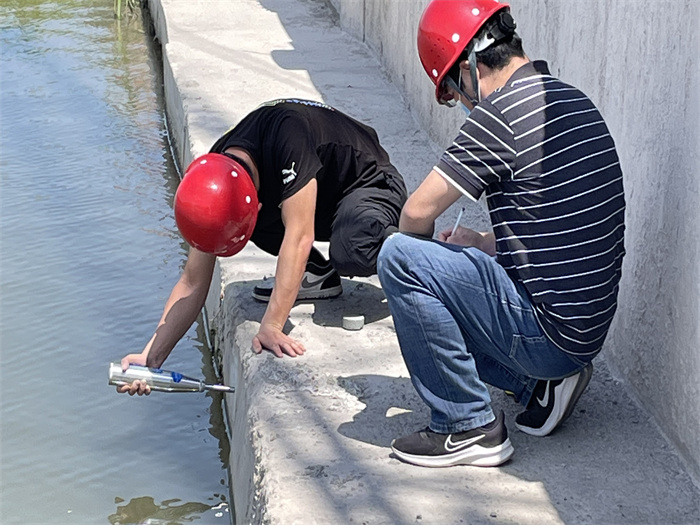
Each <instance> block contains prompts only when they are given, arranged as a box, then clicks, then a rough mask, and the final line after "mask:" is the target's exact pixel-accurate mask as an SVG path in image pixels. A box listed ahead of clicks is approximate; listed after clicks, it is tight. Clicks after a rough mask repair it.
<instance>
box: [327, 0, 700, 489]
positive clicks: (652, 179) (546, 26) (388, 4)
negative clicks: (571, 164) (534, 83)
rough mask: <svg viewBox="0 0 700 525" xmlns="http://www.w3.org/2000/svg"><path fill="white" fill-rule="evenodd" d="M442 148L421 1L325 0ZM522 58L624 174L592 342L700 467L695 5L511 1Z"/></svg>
mask: <svg viewBox="0 0 700 525" xmlns="http://www.w3.org/2000/svg"><path fill="white" fill-rule="evenodd" d="M331 1H332V3H333V5H334V6H335V7H336V9H337V10H338V13H339V15H340V23H341V26H342V27H343V28H344V29H346V30H347V31H348V32H350V33H351V34H354V35H355V36H356V37H357V38H359V39H361V40H362V41H363V42H365V43H366V44H367V46H368V47H369V48H370V49H371V50H372V51H373V52H374V53H375V54H376V56H377V57H378V59H379V60H380V62H381V63H382V65H383V66H384V68H385V70H386V71H387V73H388V74H389V76H390V77H391V79H392V81H393V82H394V83H395V85H396V86H398V88H399V89H400V91H401V93H402V94H403V96H404V97H405V99H406V102H407V105H408V106H409V107H410V108H411V110H412V112H413V113H414V114H415V115H416V118H417V119H418V121H419V122H420V123H421V125H422V126H423V127H424V129H426V130H427V131H428V134H429V135H430V136H431V138H433V139H434V140H436V141H437V142H439V143H441V144H446V143H447V141H449V140H450V138H451V137H452V134H453V133H454V130H455V129H456V126H457V122H456V121H455V119H454V118H451V117H452V116H453V115H451V114H450V112H449V110H445V109H443V108H440V107H438V106H437V105H435V104H433V103H432V100H431V92H432V85H431V84H430V83H429V82H426V81H425V73H424V72H423V70H422V67H421V65H420V61H419V60H418V56H417V52H416V50H415V35H416V28H417V25H418V21H419V19H420V15H421V13H422V12H423V9H424V8H425V6H426V5H427V4H428V1H427V0H419V1H414V2H403V1H401V0H394V1H387V0H331ZM510 4H511V5H512V13H513V16H514V18H515V20H516V22H517V23H518V32H519V33H520V35H521V36H522V37H523V42H524V46H525V51H526V53H527V54H528V55H529V56H530V58H532V59H545V60H547V61H548V62H549V65H550V69H551V71H552V73H553V74H554V75H556V76H559V77H560V78H562V79H563V80H565V81H566V82H569V83H571V84H573V85H575V86H577V87H579V88H580V89H582V90H583V91H584V92H585V93H586V94H587V95H588V96H589V97H591V99H592V100H593V101H594V102H595V104H596V105H597V106H598V107H599V108H600V110H601V112H602V114H603V116H604V117H605V119H606V122H607V124H608V126H609V128H610V131H611V133H612V136H613V137H614V139H615V142H616V145H617V148H618V153H619V155H620V161H621V164H622V169H623V171H624V174H625V179H624V183H625V190H626V191H625V193H626V198H627V205H628V207H627V217H626V221H627V231H626V248H627V252H628V253H627V257H626V259H625V262H624V269H623V278H622V283H621V286H620V303H619V310H618V312H617V315H616V320H615V323H614V325H613V327H612V329H611V332H610V335H609V336H608V341H607V345H606V349H605V355H606V358H607V359H608V363H609V364H610V366H611V367H612V368H613V369H614V372H615V376H616V377H618V378H620V379H621V380H623V381H625V383H626V384H627V385H628V386H629V388H630V390H631V392H633V393H634V395H635V396H636V397H637V398H638V399H639V401H640V402H641V404H643V405H644V407H645V408H646V409H647V410H649V411H650V412H651V413H652V414H653V415H654V418H655V420H656V422H657V423H658V424H659V426H660V427H661V428H662V429H663V431H664V433H665V434H666V436H667V437H668V438H669V439H670V440H671V441H672V442H673V443H674V445H675V446H676V447H678V448H679V450H681V452H682V453H683V456H684V457H685V458H686V460H687V461H688V463H689V465H690V468H691V469H692V470H693V472H694V473H695V475H696V476H700V432H699V430H700V351H699V349H700V265H698V258H699V257H700V235H698V231H699V229H700V58H699V57H700V38H699V37H698V34H699V33H700V31H699V30H698V19H699V18H700V2H698V1H697V0H681V1H671V0H662V1H658V0H621V1H615V2H609V1H607V0H579V1H576V2H574V1H571V0H512V1H511V2H510Z"/></svg>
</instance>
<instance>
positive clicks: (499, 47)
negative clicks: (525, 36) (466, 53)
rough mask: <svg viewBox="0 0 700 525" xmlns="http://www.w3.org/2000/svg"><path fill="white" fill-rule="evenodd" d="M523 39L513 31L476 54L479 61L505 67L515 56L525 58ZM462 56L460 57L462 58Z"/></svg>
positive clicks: (488, 64) (499, 67)
mask: <svg viewBox="0 0 700 525" xmlns="http://www.w3.org/2000/svg"><path fill="white" fill-rule="evenodd" d="M524 56H525V52H524V51H523V41H522V39H521V38H520V36H518V33H513V34H511V35H509V36H507V37H506V38H505V39H503V40H501V41H500V42H498V43H497V44H494V45H492V46H490V47H487V48H486V49H484V50H483V51H479V52H478V53H477V54H476V61H477V63H481V64H484V65H485V66H486V67H488V68H491V69H503V68H504V67H506V66H507V65H508V63H509V62H510V59H511V58H513V57H518V58H523V57H524ZM461 59H462V57H460V60H461Z"/></svg>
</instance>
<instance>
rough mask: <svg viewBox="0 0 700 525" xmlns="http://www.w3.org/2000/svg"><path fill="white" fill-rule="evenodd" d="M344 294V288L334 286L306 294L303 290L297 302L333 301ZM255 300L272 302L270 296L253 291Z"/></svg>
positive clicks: (298, 295)
mask: <svg viewBox="0 0 700 525" xmlns="http://www.w3.org/2000/svg"><path fill="white" fill-rule="evenodd" d="M342 293H343V287H342V286H334V287H332V288H328V289H326V290H316V291H310V292H304V291H303V290H300V291H299V293H298V294H297V298H296V300H297V301H309V300H314V299H333V298H334V297H338V296H339V295H340V294H342ZM253 299H256V300H258V301H260V302H263V303H269V302H270V296H269V295H260V294H257V293H255V290H253Z"/></svg>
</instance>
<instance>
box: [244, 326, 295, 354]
mask: <svg viewBox="0 0 700 525" xmlns="http://www.w3.org/2000/svg"><path fill="white" fill-rule="evenodd" d="M263 350H269V351H270V352H272V353H273V354H275V355H276V356H277V357H282V356H283V355H284V354H287V355H288V356H290V357H297V356H299V355H303V354H304V352H306V348H304V345H303V344H301V343H300V342H299V341H297V340H295V339H292V338H291V337H289V336H288V335H286V334H285V333H284V332H282V330H281V329H280V328H278V327H276V326H273V325H270V324H265V323H263V324H261V325H260V330H259V331H258V334H257V335H256V336H255V337H253V351H254V352H255V353H256V354H259V353H260V352H262V351H263Z"/></svg>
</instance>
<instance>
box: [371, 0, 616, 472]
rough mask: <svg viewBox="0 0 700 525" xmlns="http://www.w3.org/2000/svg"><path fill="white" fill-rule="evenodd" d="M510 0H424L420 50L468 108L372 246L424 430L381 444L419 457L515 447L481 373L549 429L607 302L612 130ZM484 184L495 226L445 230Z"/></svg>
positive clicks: (576, 382)
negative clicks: (538, 43)
mask: <svg viewBox="0 0 700 525" xmlns="http://www.w3.org/2000/svg"><path fill="white" fill-rule="evenodd" d="M515 29H516V26H515V22H514V20H513V18H512V17H511V15H510V8H509V6H508V4H504V3H499V2H497V1H495V0H433V1H431V2H430V3H429V4H428V6H427V7H426V9H425V11H424V13H423V15H422V18H421V20H420V24H419V29H418V53H419V55H420V59H421V62H422V64H423V68H424V69H425V72H426V73H427V74H428V76H429V77H430V79H431V80H432V82H433V83H434V84H435V87H436V91H435V95H436V98H437V101H438V102H439V103H443V104H444V103H447V104H449V105H455V104H459V105H460V106H461V107H462V108H463V109H464V110H465V112H466V113H467V118H466V120H465V122H464V124H463V125H462V127H461V129H460V130H459V132H458V133H457V135H456V138H455V139H454V141H453V143H452V144H451V145H450V146H449V147H448V148H447V150H446V151H445V152H444V153H443V155H442V157H441V158H440V159H439V161H438V163H437V165H436V166H435V167H434V169H433V170H432V171H431V172H430V174H429V175H428V176H427V177H426V178H425V179H424V181H423V182H422V183H421V185H420V186H419V187H418V189H417V190H416V191H415V192H414V193H413V194H412V195H411V196H410V198H409V199H408V201H407V203H406V205H405V206H404V208H403V211H402V213H401V219H400V222H399V229H400V231H401V233H397V234H394V235H391V236H390V237H389V238H388V239H387V240H386V242H385V243H384V245H383V247H382V249H381V252H380V254H379V262H378V275H379V278H380V281H381V283H382V287H383V288H384V292H385V293H386V295H387V299H388V303H389V308H390V310H391V313H392V316H393V319H394V324H395V326H396V333H397V336H398V339H399V344H400V347H401V352H402V354H403V357H404V360H405V362H406V365H407V368H408V371H409V373H410V375H411V380H412V382H413V385H414V387H415V389H416V390H417V392H418V394H419V395H420V397H421V398H422V400H423V401H424V402H425V403H426V405H428V407H429V408H430V422H429V425H428V427H427V428H425V429H424V430H421V431H418V432H415V433H413V434H410V435H408V436H404V437H401V438H398V439H396V440H395V441H394V442H393V444H392V448H393V451H394V453H395V454H396V455H397V456H398V457H399V458H400V459H402V460H404V461H406V462H409V463H414V464H416V465H422V466H428V467H443V466H450V465H459V464H467V465H481V466H496V465H500V464H502V463H504V462H505V461H507V460H508V459H509V458H510V457H511V456H512V455H513V447H512V444H511V442H510V440H509V438H508V432H507V429H506V426H505V423H504V416H503V413H502V412H499V413H498V414H494V411H493V410H492V408H491V399H490V397H489V392H488V390H487V387H486V383H488V384H490V385H493V386H494V387H497V388H499V389H502V390H505V391H507V392H509V393H510V394H512V395H513V396H514V398H515V399H516V401H518V402H519V403H521V404H522V405H523V406H524V407H525V411H524V412H522V413H520V414H519V415H518V416H517V417H516V419H515V426H516V427H517V428H519V429H520V430H521V431H523V432H526V433H528V434H532V435H535V436H546V435H548V434H549V433H550V432H552V431H553V430H554V429H555V428H557V427H558V426H559V425H561V423H562V422H563V421H564V420H565V419H566V418H567V417H568V416H569V415H570V414H571V413H572V411H573V408H574V406H575V404H576V402H577V400H578V399H579V396H580V395H581V393H582V392H583V390H584V389H585V388H586V386H587V385H588V382H589V380H590V378H591V373H592V365H591V361H592V360H593V358H594V357H595V356H596V355H597V354H598V353H599V352H600V350H601V347H602V345H603V341H604V339H605V336H606V334H607V331H608V328H609V326H610V322H611V321H612V318H613V314H614V312H615V309H616V305H617V293H618V285H619V280H620V273H621V266H622V259H623V256H624V253H625V250H624V241H623V232H624V212H625V200H624V193H623V186H622V172H621V169H620V163H619V160H618V157H617V153H616V150H615V144H614V142H613V139H612V137H611V136H610V133H609V131H608V128H607V127H606V125H605V122H604V121H603V118H602V117H601V115H600V113H599V112H598V110H597V109H596V107H595V106H594V105H593V103H592V102H591V101H590V99H589V98H588V97H586V96H585V95H584V94H583V93H581V91H579V90H578V89H576V88H575V87H572V86H570V85H568V84H566V83H564V82H562V81H561V80H559V79H557V78H555V77H553V76H552V75H551V74H550V72H549V69H548V66H547V64H546V63H545V62H541V61H535V62H531V61H530V60H529V59H528V57H527V56H526V55H525V53H524V52H523V47H522V41H521V39H520V37H519V36H518V35H517V33H516V32H515ZM463 195H464V196H466V197H468V198H470V199H473V200H477V199H479V198H480V197H481V196H482V195H485V197H486V202H487V205H488V208H489V213H490V219H491V223H492V229H493V231H492V232H489V233H480V232H476V231H473V230H470V229H467V228H458V229H457V230H456V231H455V232H454V234H452V232H451V231H449V230H448V231H445V232H441V233H439V234H438V236H437V240H432V239H431V237H432V236H433V233H434V232H433V230H434V221H435V219H436V218H437V217H438V216H439V215H441V214H442V213H443V212H444V211H445V210H446V209H447V208H448V207H449V206H450V205H451V204H453V203H454V202H455V201H457V199H458V198H460V197H461V196H463Z"/></svg>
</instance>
